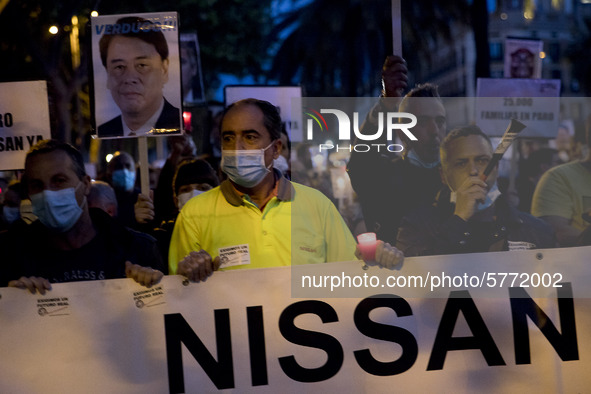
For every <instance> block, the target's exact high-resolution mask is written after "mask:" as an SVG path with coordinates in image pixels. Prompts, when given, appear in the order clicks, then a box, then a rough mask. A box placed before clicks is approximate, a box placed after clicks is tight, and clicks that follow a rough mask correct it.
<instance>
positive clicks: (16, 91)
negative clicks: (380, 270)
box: [0, 81, 51, 170]
mask: <svg viewBox="0 0 591 394" xmlns="http://www.w3.org/2000/svg"><path fill="white" fill-rule="evenodd" d="M49 138H51V125H50V122H49V103H48V100H47V83H46V82H45V81H27V82H3V83H0V170H20V169H23V168H25V156H26V155H27V151H28V150H29V149H30V148H31V146H33V145H35V144H36V143H37V142H38V141H41V140H46V139H49Z"/></svg>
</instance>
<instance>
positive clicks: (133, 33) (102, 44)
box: [99, 16, 168, 67]
mask: <svg viewBox="0 0 591 394" xmlns="http://www.w3.org/2000/svg"><path fill="white" fill-rule="evenodd" d="M113 26H114V27H115V26H117V28H113V31H112V32H111V33H105V34H103V36H102V37H101V39H100V41H99V51H100V54H101V61H102V63H103V66H105V67H107V52H108V50H109V45H110V44H111V41H112V40H113V38H114V37H117V36H121V37H130V38H139V39H140V40H142V41H144V42H147V43H148V44H152V45H154V47H155V48H156V52H158V54H159V55H160V57H161V58H162V60H164V59H168V44H167V43H166V38H165V37H164V33H162V31H161V29H160V27H159V26H158V25H156V24H154V23H153V22H152V21H149V20H147V19H144V18H140V17H138V16H126V17H124V18H120V19H118V20H117V22H115V24H114V25H113Z"/></svg>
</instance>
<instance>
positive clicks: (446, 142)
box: [440, 124, 492, 162]
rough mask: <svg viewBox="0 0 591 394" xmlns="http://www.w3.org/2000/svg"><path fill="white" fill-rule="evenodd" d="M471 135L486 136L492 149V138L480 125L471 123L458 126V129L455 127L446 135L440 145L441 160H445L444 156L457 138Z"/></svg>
mask: <svg viewBox="0 0 591 394" xmlns="http://www.w3.org/2000/svg"><path fill="white" fill-rule="evenodd" d="M469 135H477V136H480V137H482V138H484V139H485V140H486V142H488V144H489V145H490V147H491V149H492V143H491V142H490V138H489V137H488V135H486V134H484V132H483V131H482V130H481V129H480V127H478V126H476V125H474V124H471V125H468V126H462V127H458V128H457V129H453V130H452V131H450V132H449V134H448V135H446V136H445V138H444V139H443V141H441V145H440V156H441V161H442V162H443V161H444V157H445V156H446V154H447V151H448V150H449V146H450V144H451V143H452V142H453V141H455V140H457V139H458V138H460V137H467V136H469Z"/></svg>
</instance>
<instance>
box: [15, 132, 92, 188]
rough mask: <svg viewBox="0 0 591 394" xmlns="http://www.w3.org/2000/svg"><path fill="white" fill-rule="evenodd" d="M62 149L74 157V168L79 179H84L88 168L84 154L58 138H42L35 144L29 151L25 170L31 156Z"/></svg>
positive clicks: (71, 157)
mask: <svg viewBox="0 0 591 394" xmlns="http://www.w3.org/2000/svg"><path fill="white" fill-rule="evenodd" d="M58 150H59V151H62V152H65V153H66V154H67V155H68V156H70V159H72V165H73V170H74V172H75V173H76V175H78V179H82V178H83V177H84V176H86V169H85V168H84V159H83V158H82V154H81V153H80V151H79V150H78V149H76V148H74V147H73V146H72V145H70V144H68V143H65V142H61V141H58V140H53V139H52V140H42V141H39V142H38V143H36V144H35V145H33V147H32V148H31V150H29V152H28V153H27V157H26V158H25V172H26V169H27V166H28V163H29V161H30V160H31V158H33V157H35V156H39V155H41V154H45V153H51V152H55V151H58Z"/></svg>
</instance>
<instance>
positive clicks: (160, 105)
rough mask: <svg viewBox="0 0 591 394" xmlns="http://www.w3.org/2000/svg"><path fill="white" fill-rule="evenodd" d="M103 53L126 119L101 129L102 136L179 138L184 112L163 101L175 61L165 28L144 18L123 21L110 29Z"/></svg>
mask: <svg viewBox="0 0 591 394" xmlns="http://www.w3.org/2000/svg"><path fill="white" fill-rule="evenodd" d="M99 51H100V57H101V62H102V65H103V66H104V68H105V70H106V72H107V84H106V85H107V89H108V90H109V91H110V93H111V96H112V98H113V101H114V102H115V104H116V105H117V107H119V109H120V110H121V115H119V116H116V117H114V118H113V119H111V120H109V121H107V122H105V123H102V124H100V125H99V126H98V136H99V137H101V138H102V137H125V136H134V135H138V136H140V135H156V134H169V133H180V132H181V128H180V127H181V123H180V119H181V113H180V110H179V108H177V107H175V106H174V105H172V104H171V103H170V102H169V101H168V100H166V98H165V97H164V95H163V89H164V85H165V84H166V83H167V82H168V79H169V73H168V71H169V65H170V60H169V49H168V44H167V42H166V38H165V36H164V34H163V32H162V27H161V26H160V25H159V24H155V23H153V22H151V21H149V20H146V19H143V18H140V17H134V16H128V17H123V18H120V19H118V20H117V22H116V23H115V24H113V25H111V26H110V27H109V29H108V30H107V29H105V31H104V34H103V35H102V37H101V39H100V41H99Z"/></svg>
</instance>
